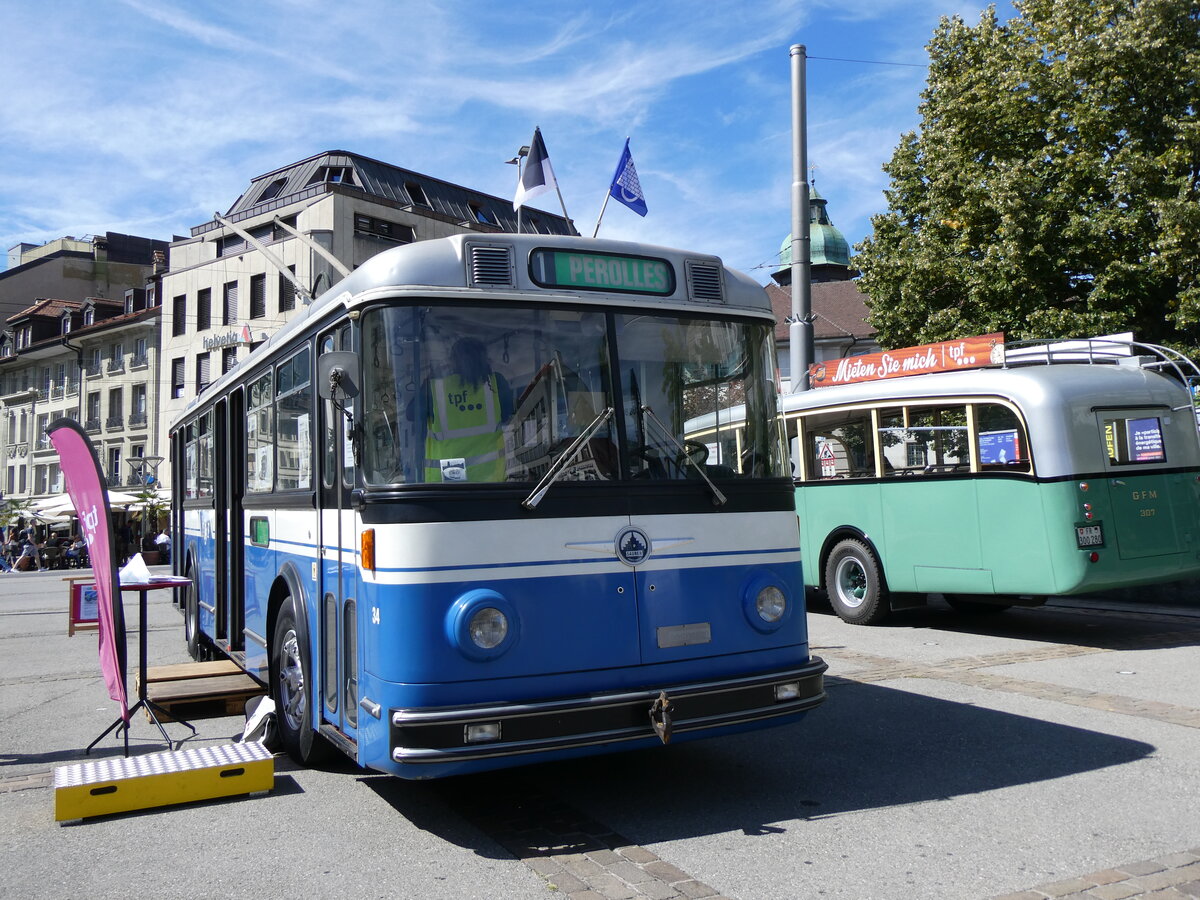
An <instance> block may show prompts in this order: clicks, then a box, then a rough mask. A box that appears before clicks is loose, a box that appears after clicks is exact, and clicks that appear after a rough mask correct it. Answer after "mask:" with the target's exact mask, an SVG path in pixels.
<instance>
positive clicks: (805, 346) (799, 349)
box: [788, 44, 814, 394]
mask: <svg viewBox="0 0 1200 900" xmlns="http://www.w3.org/2000/svg"><path fill="white" fill-rule="evenodd" d="M790 53H791V57H792V321H791V323H790V325H789V327H788V360H789V363H790V367H791V392H792V393H793V394H794V393H797V392H798V391H806V390H808V388H809V383H808V367H809V366H810V365H812V363H813V362H814V359H813V356H814V353H813V325H812V256H811V253H812V248H811V244H810V238H809V208H808V179H807V178H806V176H805V173H806V172H807V171H808V110H807V99H806V96H805V94H806V87H805V83H804V77H805V71H804V70H805V64H806V60H807V53H806V51H805V48H804V45H803V44H793V45H792V48H791V51H790Z"/></svg>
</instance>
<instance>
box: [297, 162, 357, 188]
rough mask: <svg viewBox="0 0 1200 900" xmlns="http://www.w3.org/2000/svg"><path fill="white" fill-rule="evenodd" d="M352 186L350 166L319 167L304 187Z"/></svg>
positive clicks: (352, 176)
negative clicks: (325, 185)
mask: <svg viewBox="0 0 1200 900" xmlns="http://www.w3.org/2000/svg"><path fill="white" fill-rule="evenodd" d="M321 183H325V184H354V169H353V168H351V167H350V166H321V167H319V168H318V169H317V171H316V172H314V173H313V177H312V178H310V179H308V184H307V185H305V187H311V186H312V185H314V184H321Z"/></svg>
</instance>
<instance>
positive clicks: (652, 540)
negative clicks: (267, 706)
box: [171, 234, 825, 778]
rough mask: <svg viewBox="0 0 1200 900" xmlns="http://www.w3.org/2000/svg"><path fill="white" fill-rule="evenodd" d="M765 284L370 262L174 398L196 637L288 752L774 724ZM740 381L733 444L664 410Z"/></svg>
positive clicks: (587, 255) (428, 752)
mask: <svg viewBox="0 0 1200 900" xmlns="http://www.w3.org/2000/svg"><path fill="white" fill-rule="evenodd" d="M773 326H774V322H773V319H772V315H771V309H770V306H769V304H768V302H767V298H766V295H765V294H764V293H763V290H762V288H761V286H759V285H758V284H756V283H754V282H753V281H752V280H750V279H748V278H746V277H745V276H743V275H740V274H738V273H736V272H734V271H732V270H730V269H727V268H725V267H724V266H723V265H722V263H721V261H720V260H719V259H716V258H714V257H712V256H705V255H701V254H695V253H686V252H681V251H678V250H669V249H665V248H662V247H656V246H643V245H640V244H630V243H621V242H615V241H597V240H588V239H582V238H562V237H551V236H544V235H499V234H498V235H488V236H486V237H483V236H478V235H459V236H455V237H450V238H445V239H439V240H431V241H424V242H419V243H414V244H410V245H407V246H403V247H398V248H395V249H392V250H389V251H386V252H384V253H381V254H379V255H378V256H376V257H374V258H372V259H371V260H369V261H368V262H367V263H366V264H364V265H363V266H361V267H360V268H359V269H358V270H357V271H355V272H354V273H353V274H351V275H350V276H349V277H348V278H346V279H345V280H344V281H343V282H341V283H340V284H338V285H336V286H335V287H333V288H332V289H331V290H329V291H328V292H327V293H325V294H324V295H323V296H321V297H320V298H318V299H317V300H316V301H315V302H313V303H312V304H311V305H310V306H308V307H307V308H306V309H305V310H304V311H303V313H302V314H301V315H299V316H298V317H297V318H296V319H294V320H292V321H290V322H289V323H288V324H287V325H286V326H285V327H284V328H282V329H281V330H280V331H279V332H278V333H277V334H275V335H274V336H273V337H271V338H270V340H268V341H267V342H266V343H265V344H264V345H262V346H261V347H259V348H257V349H256V350H255V351H254V352H253V353H252V354H251V355H250V356H249V357H248V358H247V359H246V360H244V361H243V362H242V363H240V364H239V365H238V366H237V367H236V369H234V370H233V371H231V372H229V373H227V374H225V375H223V376H222V377H221V378H220V379H219V380H217V381H216V382H214V383H213V384H212V385H211V386H210V387H209V388H208V389H207V390H206V391H204V392H203V393H202V394H201V395H200V396H198V397H197V398H196V400H195V401H194V402H192V403H191V404H190V405H189V406H188V408H187V409H186V410H185V411H184V413H183V414H182V415H181V416H180V417H179V418H178V420H177V421H175V422H174V423H173V424H172V437H171V440H172V454H173V456H172V464H173V466H174V470H173V473H174V477H175V484H176V489H175V491H174V492H173V494H174V498H175V501H174V509H173V516H174V525H175V527H176V529H177V534H178V535H179V538H178V539H177V544H176V546H177V548H178V550H179V551H181V552H177V554H176V560H175V566H176V567H177V571H178V572H179V573H180V574H184V575H186V576H188V577H189V578H190V579H191V580H192V588H191V590H190V591H188V592H187V593H188V597H187V602H186V608H185V632H186V636H187V641H188V647H189V650H190V652H191V653H192V655H193V656H194V657H196V658H211V657H227V658H229V659H231V660H233V661H235V662H236V663H237V664H238V665H239V666H241V667H242V668H243V669H244V670H245V671H246V672H247V673H249V674H250V675H252V676H253V677H254V678H256V679H258V680H259V681H261V682H262V683H263V684H264V685H267V686H269V689H270V693H271V695H272V697H273V698H274V700H275V703H276V707H277V711H278V721H279V725H280V731H281V736H282V739H283V742H284V745H285V747H286V749H287V751H288V752H289V753H290V755H291V756H292V757H294V758H295V759H296V760H297V761H298V762H300V763H302V764H307V763H310V762H313V761H315V759H316V758H317V757H318V756H319V755H321V754H322V753H323V752H325V751H327V750H328V749H329V748H330V747H336V748H338V749H340V750H341V751H343V752H344V753H346V754H347V755H349V756H350V757H351V758H353V759H354V760H356V761H357V762H358V763H359V764H360V765H362V766H364V767H368V768H371V769H376V770H379V771H383V772H390V773H394V774H397V775H400V776H403V777H406V778H429V777H437V776H442V775H450V774H456V773H462V772H470V771H476V770H481V769H489V768H497V767H500V766H510V765H516V764H519V763H529V762H535V761H542V760H548V759H557V758H562V757H567V756H575V755H582V754H588V753H596V752H600V751H606V750H615V749H625V748H636V747H647V746H655V745H660V744H665V743H667V742H668V741H670V740H672V739H673V740H675V741H681V740H689V739H693V738H699V737H708V736H712V735H718V734H725V733H730V732H734V731H739V730H745V729H750V728H755V727H762V726H765V725H774V724H780V723H785V722H791V721H794V720H796V719H797V718H799V717H800V716H802V715H803V713H804V712H806V711H807V710H809V709H812V708H813V707H814V706H816V705H817V704H819V703H820V702H821V701H822V700H823V699H824V690H823V675H822V673H823V672H824V669H825V664H824V663H823V662H822V661H821V660H820V659H819V658H817V657H814V656H812V655H810V653H809V649H808V635H807V630H806V622H805V615H804V587H803V579H802V573H801V568H800V544H799V534H798V530H797V521H796V513H795V507H794V501H793V487H792V482H791V478H790V473H789V471H788V469H789V467H788V463H787V458H786V448H785V447H784V445H783V441H782V438H781V435H780V433H779V430H778V429H777V428H776V427H774V426H773V425H772V424H771V423H772V422H774V421H775V419H776V416H777V409H776V386H775V384H774V383H773V377H774V364H773V362H772V360H773V358H774V357H773V350H772V346H771V341H772V331H773ZM731 403H737V404H743V403H744V404H745V405H746V406H747V407H748V408H749V409H750V410H751V415H750V416H749V421H750V422H751V423H755V424H754V425H752V426H751V427H743V428H742V429H741V432H740V434H739V441H740V442H741V445H742V449H743V452H742V458H741V460H740V461H739V464H738V465H737V466H736V467H735V466H728V465H719V464H717V463H716V461H715V460H709V459H707V458H706V457H707V448H706V447H705V445H703V444H699V443H696V442H692V441H689V440H686V439H685V437H684V433H683V425H684V422H685V421H687V420H689V419H693V418H695V417H696V416H698V415H702V414H704V413H705V412H710V411H714V410H718V409H723V408H726V407H728V406H729V405H730V404H731Z"/></svg>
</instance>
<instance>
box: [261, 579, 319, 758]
mask: <svg viewBox="0 0 1200 900" xmlns="http://www.w3.org/2000/svg"><path fill="white" fill-rule="evenodd" d="M271 648H272V650H271V677H272V682H273V684H272V693H273V695H274V698H275V715H276V719H277V721H278V722H279V738H280V741H281V742H282V743H283V748H284V749H285V750H286V751H287V753H288V756H290V757H291V758H292V759H294V760H295V761H296V762H298V763H299V764H300V765H302V766H309V765H313V764H315V763H318V762H320V761H321V760H323V759H324V758H325V757H326V755H327V748H328V744H326V743H325V741H324V740H323V739H322V738H321V736H320V735H319V734H317V733H316V732H315V731H314V730H313V727H312V720H311V715H310V711H311V709H312V706H311V704H312V666H311V662H310V659H309V652H308V636H307V634H305V630H304V628H303V625H302V623H301V622H300V620H299V618H298V616H297V614H296V601H295V600H294V599H293V598H291V597H289V598H288V599H287V600H285V601H284V603H283V607H282V608H281V609H280V610H279V618H278V619H277V620H276V621H275V636H274V640H273V641H272V643H271Z"/></svg>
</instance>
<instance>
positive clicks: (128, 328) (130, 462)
mask: <svg viewBox="0 0 1200 900" xmlns="http://www.w3.org/2000/svg"><path fill="white" fill-rule="evenodd" d="M164 246H165V244H164ZM141 269H142V271H143V276H142V281H143V284H145V280H146V276H147V275H149V276H150V277H151V279H153V274H152V270H151V267H150V266H142V267H141ZM150 285H151V289H150V290H147V289H146V288H145V287H137V288H130V289H128V290H126V291H125V293H124V296H123V297H122V298H120V299H109V298H106V297H84V298H83V299H82V300H73V299H72V300H64V299H59V298H40V299H37V300H35V301H34V302H33V303H32V304H31V305H29V306H27V307H26V308H25V309H22V310H20V311H19V312H17V313H16V314H15V315H12V316H9V317H8V319H7V321H6V323H5V325H6V327H5V330H4V331H3V332H2V333H0V458H2V461H3V468H2V469H0V491H2V492H3V494H4V497H5V498H6V499H10V500H34V499H39V498H43V497H46V496H49V495H52V494H56V493H60V492H61V491H62V490H63V484H62V477H61V469H60V466H59V461H58V453H57V452H56V451H55V450H54V448H53V446H52V445H51V444H50V440H49V438H48V437H47V435H46V426H47V425H48V424H49V423H50V422H53V421H54V420H55V419H59V418H64V417H65V418H73V419H75V420H76V421H78V422H80V423H81V424H82V425H83V427H84V430H85V431H87V433H88V436H89V437H90V438H91V440H92V443H93V445H94V446H95V448H96V453H97V455H98V457H99V459H100V464H101V467H102V468H103V469H104V472H105V475H106V476H107V479H108V483H109V485H110V486H112V487H126V488H128V487H134V486H141V485H143V484H145V483H146V480H147V478H151V479H152V478H153V477H154V474H155V465H154V461H155V460H157V459H160V457H159V454H158V445H157V435H158V419H157V414H156V413H157V410H158V408H159V403H158V390H159V378H158V371H159V366H158V335H159V328H158V317H159V314H160V310H159V308H158V307H157V306H155V305H154V304H153V303H152V302H151V301H152V298H153V296H154V290H153V285H154V282H153V280H151V281H150ZM147 464H150V468H149V469H147V468H145V467H146V466H147Z"/></svg>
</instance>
